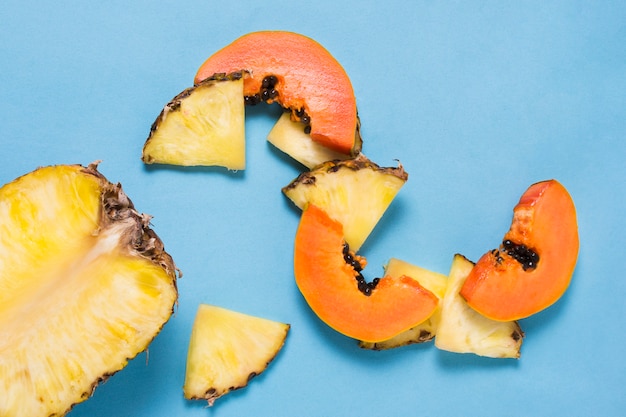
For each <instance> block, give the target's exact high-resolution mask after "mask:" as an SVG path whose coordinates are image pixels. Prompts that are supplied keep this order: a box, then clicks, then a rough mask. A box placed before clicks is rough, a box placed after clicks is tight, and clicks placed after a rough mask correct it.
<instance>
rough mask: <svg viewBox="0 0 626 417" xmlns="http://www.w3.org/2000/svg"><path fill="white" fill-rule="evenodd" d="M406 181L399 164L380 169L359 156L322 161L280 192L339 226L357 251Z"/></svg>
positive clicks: (406, 175)
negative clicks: (313, 207)
mask: <svg viewBox="0 0 626 417" xmlns="http://www.w3.org/2000/svg"><path fill="white" fill-rule="evenodd" d="M407 180H408V174H407V173H406V172H405V171H404V168H403V167H402V165H399V166H398V167H396V168H393V167H389V168H382V167H380V166H378V165H377V164H375V163H374V162H372V161H370V160H369V159H368V158H367V157H365V155H363V154H361V155H359V156H357V157H356V158H353V159H347V160H341V161H327V162H324V163H323V164H321V165H318V166H317V167H315V168H314V169H312V170H310V171H307V172H304V173H302V174H300V175H299V176H298V178H296V179H295V180H293V181H292V182H291V183H290V184H289V185H287V186H286V187H283V193H284V194H285V195H286V196H287V197H288V198H289V199H290V200H291V201H293V203H294V204H295V205H296V206H297V207H299V208H300V209H304V208H306V207H307V206H308V204H314V205H316V206H317V207H320V208H321V209H323V210H324V211H325V212H326V213H328V215H329V216H330V217H331V218H332V219H333V220H336V221H338V222H339V223H341V224H342V225H343V232H344V238H345V241H346V243H348V245H349V246H350V249H351V250H352V251H354V252H356V251H358V250H359V248H360V247H361V245H363V243H364V242H365V240H366V239H367V237H368V236H369V235H370V233H371V232H372V230H373V229H374V227H375V226H376V224H377V223H378V221H379V220H380V219H381V217H382V216H383V214H384V213H385V211H386V210H387V208H388V207H389V205H390V204H391V202H392V201H393V199H394V198H395V197H396V195H397V194H398V192H399V191H400V189H401V188H402V186H403V185H404V184H405V183H406V181H407Z"/></svg>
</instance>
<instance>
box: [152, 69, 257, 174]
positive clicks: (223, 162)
mask: <svg viewBox="0 0 626 417" xmlns="http://www.w3.org/2000/svg"><path fill="white" fill-rule="evenodd" d="M245 76H247V73H246V72H243V73H242V72H237V73H232V74H229V75H224V74H216V75H215V76H213V77H211V78H208V79H206V80H204V81H202V82H201V83H199V84H197V85H195V86H193V87H191V88H188V89H185V90H184V91H182V92H181V93H180V94H178V95H177V96H176V97H174V98H173V99H172V100H171V101H170V102H169V103H168V104H167V105H166V106H165V107H164V108H163V110H162V111H161V113H160V114H159V116H158V118H157V119H156V120H155V122H154V123H153V124H152V128H151V129H150V136H149V137H148V139H147V140H146V143H145V144H144V147H143V154H142V157H141V159H142V160H143V162H145V163H146V164H170V165H183V166H193V165H204V166H223V167H226V168H228V169H232V170H238V169H245V167H246V156H245V155H246V153H245V109H244V98H243V78H244V77H245Z"/></svg>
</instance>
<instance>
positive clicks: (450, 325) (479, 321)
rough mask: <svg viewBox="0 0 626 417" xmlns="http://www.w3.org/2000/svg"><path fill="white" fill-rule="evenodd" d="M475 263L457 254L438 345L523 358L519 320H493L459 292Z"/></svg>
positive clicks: (443, 312)
mask: <svg viewBox="0 0 626 417" xmlns="http://www.w3.org/2000/svg"><path fill="white" fill-rule="evenodd" d="M473 267H474V263H473V262H471V261H470V260H468V259H467V258H465V257H464V256H462V255H459V254H457V255H455V256H454V258H453V261H452V266H451V268H450V275H449V278H448V287H447V289H446V293H445V295H444V297H443V301H442V305H441V316H440V319H439V325H438V328H437V335H436V337H435V346H436V347H437V348H439V349H442V350H446V351H450V352H456V353H474V354H476V355H480V356H487V357H492V358H519V357H520V349H521V346H522V340H523V337H524V333H523V332H522V329H521V328H520V326H519V324H518V323H517V322H516V321H508V322H502V321H495V320H491V319H489V318H487V317H485V316H483V315H481V314H480V313H478V312H476V311H475V310H473V309H472V308H471V307H470V306H469V305H468V304H467V302H466V301H465V300H464V299H463V297H461V295H460V294H459V291H460V290H461V287H462V286H463V283H464V282H465V279H466V278H467V276H468V275H469V273H470V271H471V270H472V268H473Z"/></svg>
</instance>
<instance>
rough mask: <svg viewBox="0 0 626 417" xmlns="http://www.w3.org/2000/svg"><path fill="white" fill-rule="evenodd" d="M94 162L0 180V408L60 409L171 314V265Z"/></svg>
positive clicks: (10, 411)
mask: <svg viewBox="0 0 626 417" xmlns="http://www.w3.org/2000/svg"><path fill="white" fill-rule="evenodd" d="M149 222H150V216H147V215H143V214H140V213H138V212H137V211H136V210H135V208H134V206H133V204H132V202H131V201H130V199H129V198H128V197H127V196H126V195H125V194H124V192H123V191H122V189H121V186H120V185H119V184H112V183H110V182H108V181H107V180H106V179H105V178H104V176H102V174H100V173H99V172H98V171H97V166H96V164H92V165H90V166H88V167H82V166H80V165H59V166H51V167H44V168H38V169H37V170H35V171H33V172H31V173H29V174H26V175H24V176H22V177H19V178H18V179H16V180H15V181H13V182H11V183H9V184H6V185H4V186H3V187H2V188H0V230H2V234H0V415H1V416H3V417H13V416H19V417H23V416H29V417H36V416H42V417H44V416H45V417H48V416H62V415H65V414H66V413H67V412H68V411H69V410H70V409H71V408H72V406H73V405H74V404H76V403H79V402H82V401H84V400H86V399H88V398H89V397H90V395H91V393H92V392H93V390H94V389H95V388H96V386H97V385H98V384H99V383H100V382H101V381H102V380H105V379H107V378H108V377H109V376H110V375H112V374H114V373H115V372H117V371H119V370H121V369H122V368H124V367H125V366H126V364H127V363H128V361H129V360H130V358H133V357H134V356H135V355H137V354H138V353H139V352H141V351H143V350H145V349H146V348H147V346H148V344H149V343H150V342H151V341H152V339H153V338H154V337H155V336H156V335H157V334H158V333H159V331H160V330H161V328H162V326H163V325H164V324H165V322H166V321H167V320H168V319H169V318H170V316H171V314H172V312H173V308H174V304H175V302H176V299H177V295H178V294H177V289H176V267H175V265H174V262H173V260H172V258H171V257H170V255H168V254H167V253H166V252H165V250H164V247H163V243H162V242H161V240H160V239H159V238H158V236H157V235H156V234H155V233H154V231H153V230H152V229H150V227H149Z"/></svg>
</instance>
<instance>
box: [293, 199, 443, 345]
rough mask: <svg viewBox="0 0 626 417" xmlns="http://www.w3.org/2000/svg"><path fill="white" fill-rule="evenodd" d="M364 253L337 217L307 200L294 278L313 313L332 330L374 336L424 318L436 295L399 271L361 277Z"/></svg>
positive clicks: (392, 333) (362, 337)
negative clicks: (396, 275) (359, 252)
mask: <svg viewBox="0 0 626 417" xmlns="http://www.w3.org/2000/svg"><path fill="white" fill-rule="evenodd" d="M364 267H365V259H364V258H363V257H360V256H358V255H356V254H355V253H354V252H353V251H351V250H350V249H349V247H348V245H346V243H345V239H344V237H343V227H342V225H341V223H339V222H338V221H336V220H333V219H331V218H330V217H329V216H328V214H326V212H325V211H324V210H323V209H321V208H319V207H317V206H316V205H314V204H309V205H308V206H307V207H306V208H305V209H304V211H303V212H302V217H301V219H300V224H299V226H298V231H297V233H296V240H295V254H294V273H295V279H296V284H297V285H298V288H299V289H300V292H301V293H302V295H303V296H304V298H305V300H306V301H307V303H308V304H309V306H310V307H311V309H312V310H313V311H314V312H315V314H317V316H318V317H319V318H320V319H321V320H322V321H324V322H325V323H326V324H328V325H329V326H330V327H331V328H333V329H335V330H336V331H338V332H340V333H342V334H344V335H346V336H348V337H352V338H354V339H357V340H362V341H364V342H379V341H382V340H387V339H390V338H392V337H394V336H395V335H397V334H399V333H401V332H403V331H406V330H408V329H410V328H411V327H414V326H416V325H417V324H419V323H422V322H424V321H425V320H426V319H428V318H429V317H430V316H431V315H432V314H433V313H434V311H435V309H436V308H437V302H438V300H437V297H436V296H435V295H434V294H433V293H431V292H430V291H428V290H427V289H425V288H424V287H422V286H421V285H420V284H419V283H418V282H417V281H416V280H414V279H412V278H409V277H406V276H402V277H399V278H395V279H394V278H391V277H384V278H381V279H379V280H373V281H372V282H369V283H368V282H365V279H364V278H363V275H362V274H361V271H362V269H363V268H364Z"/></svg>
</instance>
